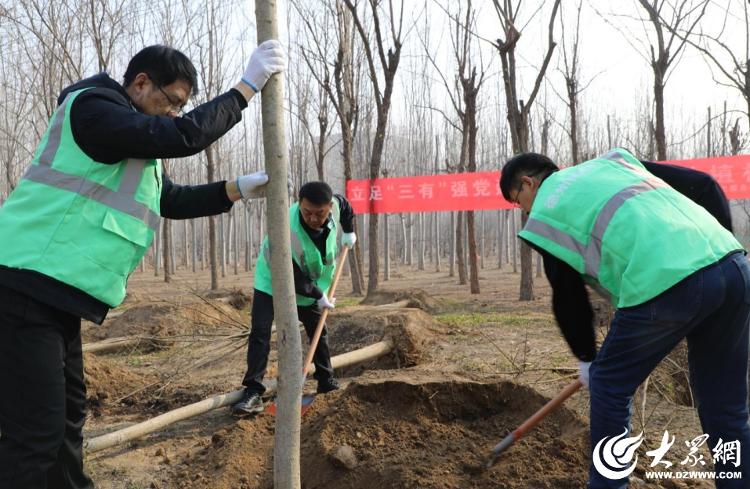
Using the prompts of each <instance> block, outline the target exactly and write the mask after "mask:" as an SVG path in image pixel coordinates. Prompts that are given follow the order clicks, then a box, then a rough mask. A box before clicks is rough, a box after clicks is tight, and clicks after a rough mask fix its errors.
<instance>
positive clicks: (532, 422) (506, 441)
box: [485, 379, 583, 469]
mask: <svg viewBox="0 0 750 489" xmlns="http://www.w3.org/2000/svg"><path fill="white" fill-rule="evenodd" d="M582 385H583V384H581V381H580V380H578V379H576V381H575V382H573V383H572V384H570V385H569V386H567V387H566V388H565V389H563V390H562V392H560V393H559V394H558V395H557V396H555V397H554V398H552V399H550V401H549V402H548V403H547V404H545V405H544V406H542V408H541V409H539V411H537V412H536V413H534V414H533V415H532V416H531V417H530V418H529V419H527V420H526V421H524V422H523V424H522V425H521V426H519V427H518V428H516V429H515V430H513V431H512V432H511V433H510V434H509V435H508V436H506V437H505V438H503V441H501V442H500V443H498V444H497V445H495V447H494V448H493V449H492V452H490V458H489V460H487V464H486V466H485V467H486V468H488V469H489V468H492V466H493V465H495V464H496V463H497V460H498V458H500V454H501V453H503V451H505V449H506V448H508V447H509V446H511V445H512V444H513V443H515V442H517V441H518V440H520V439H521V437H523V436H524V435H525V434H526V432H528V431H529V430H531V429H532V428H534V427H535V426H536V425H538V424H539V422H540V421H542V420H543V419H544V418H545V416H547V415H548V414H549V413H551V412H552V411H554V410H555V409H557V408H558V407H560V405H561V404H562V403H564V402H565V401H566V400H567V399H568V398H569V397H570V396H572V395H573V394H575V392H576V391H577V390H578V389H580V388H581V386H582Z"/></svg>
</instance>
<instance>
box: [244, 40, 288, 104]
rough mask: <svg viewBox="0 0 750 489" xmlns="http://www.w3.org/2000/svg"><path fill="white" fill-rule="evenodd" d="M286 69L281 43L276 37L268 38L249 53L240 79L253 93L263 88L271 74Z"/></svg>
mask: <svg viewBox="0 0 750 489" xmlns="http://www.w3.org/2000/svg"><path fill="white" fill-rule="evenodd" d="M284 69H286V53H285V52H284V48H282V47H281V43H280V42H279V41H277V40H276V39H270V40H268V41H265V42H263V43H261V45H260V46H258V47H257V48H255V51H253V54H251V55H250V61H249V62H248V63H247V67H246V68H245V73H244V74H243V75H242V81H243V82H245V83H246V84H247V85H249V86H250V88H252V89H253V91H255V93H258V92H260V91H261V90H263V86H264V85H265V84H266V82H267V81H268V79H269V78H271V75H273V74H274V73H278V72H280V71H284Z"/></svg>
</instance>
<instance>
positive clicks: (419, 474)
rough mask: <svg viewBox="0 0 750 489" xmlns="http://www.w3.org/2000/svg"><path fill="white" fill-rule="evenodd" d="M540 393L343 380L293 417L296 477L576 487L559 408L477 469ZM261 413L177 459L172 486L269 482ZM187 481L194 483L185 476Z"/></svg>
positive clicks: (567, 428) (577, 465)
mask: <svg viewBox="0 0 750 489" xmlns="http://www.w3.org/2000/svg"><path fill="white" fill-rule="evenodd" d="M544 402H546V399H545V398H544V397H543V396H541V395H540V394H538V393H537V392H536V391H534V390H533V389H531V388H528V387H523V386H520V385H517V384H513V383H510V382H497V383H477V382H467V381H463V380H452V381H447V382H446V381H437V380H414V379H411V380H409V379H407V378H406V377H405V376H404V375H403V374H401V375H397V376H395V377H394V378H392V379H390V380H384V381H373V382H368V383H354V384H351V385H350V386H349V387H348V388H347V389H346V390H344V391H341V392H336V393H334V394H332V395H327V396H325V397H323V398H318V400H316V401H315V404H314V405H313V409H312V410H311V411H310V412H309V413H308V414H307V415H305V417H304V418H303V424H302V446H301V453H302V463H301V470H302V485H303V487H305V488H306V489H317V488H326V489H355V488H356V489H359V488H363V489H364V488H371V487H375V486H379V487H397V488H405V489H407V488H436V489H449V488H451V489H453V488H456V489H458V488H468V487H471V488H480V489H483V488H488V489H489V488H493V489H494V488H497V487H504V488H511V489H520V488H535V489H536V488H555V489H566V488H580V487H584V486H585V485H586V472H587V466H588V462H587V455H586V453H587V444H588V442H587V436H586V426H585V424H584V423H583V422H582V421H581V420H580V419H579V418H578V417H577V416H576V415H575V414H573V413H572V412H571V411H569V410H567V409H566V408H564V407H563V408H561V409H559V410H557V411H556V412H554V413H553V414H551V415H550V416H549V417H548V418H547V419H545V421H544V422H543V423H542V424H540V425H539V426H538V427H537V428H536V429H535V430H533V431H532V432H531V433H529V434H528V435H527V436H526V437H525V438H524V439H523V440H521V441H519V442H518V443H517V444H516V445H515V446H513V447H512V448H511V449H510V450H509V452H508V453H507V454H505V455H504V456H503V457H501V459H500V461H499V462H498V464H497V465H496V466H495V467H494V468H493V469H490V470H484V469H483V465H484V463H485V462H486V460H487V456H488V454H489V451H490V449H491V448H492V447H493V446H494V445H495V444H496V443H498V442H499V441H500V440H501V439H502V438H503V437H504V436H505V435H507V433H508V432H509V431H511V430H513V429H514V428H516V427H517V426H518V425H519V424H520V423H521V422H523V421H524V420H525V419H526V418H527V417H528V416H529V415H531V414H532V413H533V412H534V411H535V410H537V409H538V408H539V407H541V406H542V405H543V404H544ZM268 418H270V416H260V417H258V418H256V419H255V420H251V421H249V422H247V424H238V425H237V426H236V427H235V428H234V429H231V430H228V431H226V432H223V433H221V434H220V439H221V443H220V444H217V443H213V446H212V447H207V449H206V450H204V451H203V452H202V454H200V455H199V456H197V457H196V458H195V459H194V460H191V461H186V462H185V463H184V467H185V470H186V471H187V472H188V473H183V474H182V475H180V476H179V478H180V479H181V483H183V485H182V486H180V487H208V486H210V487H212V488H215V489H228V488H232V489H235V488H242V489H260V488H263V489H270V488H271V487H273V473H272V472H273V462H272V453H271V448H270V444H269V442H270V440H271V437H272V434H271V433H270V429H269V428H270V425H269V424H268V423H269V422H268ZM218 445H220V446H218ZM181 471H182V470H181ZM183 472H184V471H183ZM196 474H199V475H196ZM190 481H195V482H196V483H197V482H200V483H199V484H198V485H195V483H188V484H185V482H190ZM207 484H208V485H207Z"/></svg>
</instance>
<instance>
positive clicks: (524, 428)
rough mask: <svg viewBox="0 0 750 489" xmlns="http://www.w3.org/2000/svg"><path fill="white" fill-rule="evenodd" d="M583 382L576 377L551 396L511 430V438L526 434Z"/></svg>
mask: <svg viewBox="0 0 750 489" xmlns="http://www.w3.org/2000/svg"><path fill="white" fill-rule="evenodd" d="M582 385H583V384H581V381H580V380H578V379H576V381H575V382H573V383H571V384H570V385H568V386H567V387H566V388H565V389H563V390H562V391H561V392H560V393H559V394H558V395H556V396H555V397H553V398H552V399H550V400H549V402H547V404H545V405H544V406H542V408H541V409H539V411H537V412H535V413H534V414H533V415H532V416H531V417H530V418H529V419H527V420H526V421H524V422H523V424H522V425H521V426H519V427H518V428H516V429H515V430H514V431H513V438H514V439H515V440H518V439H520V438H521V437H522V436H523V435H525V434H526V432H528V431H529V430H530V429H532V428H533V427H535V426H536V425H538V424H539V422H540V421H541V420H543V419H544V418H545V417H546V416H547V415H548V414H549V413H551V412H552V411H554V410H555V409H557V408H558V407H559V406H560V405H561V404H562V403H564V402H565V401H567V400H568V398H569V397H570V396H572V395H573V394H575V393H576V391H578V389H580V388H581V386H582Z"/></svg>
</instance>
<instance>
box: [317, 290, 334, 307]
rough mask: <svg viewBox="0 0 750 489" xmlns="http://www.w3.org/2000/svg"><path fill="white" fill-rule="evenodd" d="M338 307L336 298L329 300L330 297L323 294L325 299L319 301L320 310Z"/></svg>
mask: <svg viewBox="0 0 750 489" xmlns="http://www.w3.org/2000/svg"><path fill="white" fill-rule="evenodd" d="M335 307H336V298H335V297H334V298H333V299H331V300H328V296H327V295H326V294H325V292H323V297H321V298H320V299H318V309H321V310H322V309H333V308H335Z"/></svg>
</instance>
